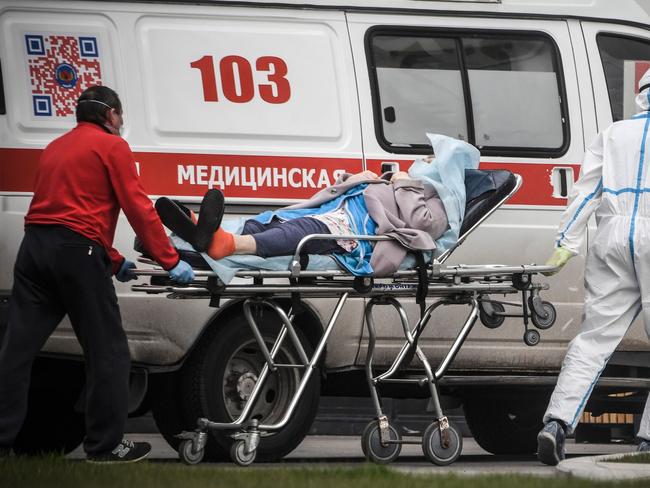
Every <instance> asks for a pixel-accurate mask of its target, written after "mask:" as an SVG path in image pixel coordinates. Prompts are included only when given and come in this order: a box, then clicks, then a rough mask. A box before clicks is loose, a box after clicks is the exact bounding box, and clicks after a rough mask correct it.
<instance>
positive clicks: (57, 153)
mask: <svg viewBox="0 0 650 488" xmlns="http://www.w3.org/2000/svg"><path fill="white" fill-rule="evenodd" d="M120 208H121V209H122V210H124V214H125V215H126V218H127V219H128V220H129V223H130V224H131V226H132V227H133V229H134V230H135V233H136V234H137V235H138V236H139V237H140V239H141V240H142V243H143V245H144V247H145V248H146V249H147V250H149V252H150V253H151V254H152V256H153V258H154V259H155V260H156V261H158V263H160V265H161V266H162V267H163V268H165V269H166V270H169V269H171V268H173V267H174V266H176V264H178V260H179V257H178V253H177V252H176V251H175V250H174V248H173V247H172V246H171V244H170V243H169V239H168V238H167V235H166V234H165V230H164V228H163V226H162V223H161V222H160V218H159V217H158V214H157V213H156V211H155V209H154V208H153V205H152V204H151V200H149V197H148V196H147V194H146V193H145V191H144V189H143V188H142V185H141V184H140V181H139V179H138V174H137V172H136V166H135V159H134V157H133V153H132V152H131V149H130V148H129V145H128V144H127V142H126V141H125V140H124V139H122V138H121V137H119V136H115V135H112V134H109V133H107V132H106V131H105V130H104V129H102V128H101V127H99V126H98V125H95V124H92V123H89V122H81V123H79V124H78V125H77V127H75V128H74V129H72V130H71V131H70V132H67V133H66V134H64V135H62V136H61V137H59V138H58V139H55V140H54V141H52V142H51V143H50V144H49V145H48V146H47V147H46V148H45V150H44V151H43V154H42V155H41V159H40V161H39V165H38V169H37V173H36V181H35V185H34V198H33V199H32V203H31V205H30V207H29V212H27V216H26V217H25V224H26V225H29V224H46V225H62V226H64V227H67V228H68V229H70V230H73V231H74V232H77V233H78V234H81V235H83V236H85V237H87V238H89V239H92V240H93V241H95V242H97V243H99V244H102V245H103V246H104V247H105V248H106V250H107V252H108V254H109V256H110V258H111V261H112V262H113V273H116V272H117V271H118V270H119V269H120V266H121V264H122V261H123V260H124V258H123V257H122V255H121V254H120V253H119V252H118V251H117V250H116V249H114V248H113V238H114V236H115V226H116V224H117V217H118V215H119V213H120Z"/></svg>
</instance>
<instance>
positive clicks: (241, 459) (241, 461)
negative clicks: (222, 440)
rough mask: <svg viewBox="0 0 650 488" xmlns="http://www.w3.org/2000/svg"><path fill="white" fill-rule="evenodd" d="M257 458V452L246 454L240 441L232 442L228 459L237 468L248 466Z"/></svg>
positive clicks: (243, 443)
mask: <svg viewBox="0 0 650 488" xmlns="http://www.w3.org/2000/svg"><path fill="white" fill-rule="evenodd" d="M256 457H257V450H253V451H251V452H246V443H245V442H244V441H242V440H239V441H235V442H233V444H232V446H230V459H232V461H233V462H234V463H236V464H238V465H239V466H250V465H251V464H253V461H255V458H256Z"/></svg>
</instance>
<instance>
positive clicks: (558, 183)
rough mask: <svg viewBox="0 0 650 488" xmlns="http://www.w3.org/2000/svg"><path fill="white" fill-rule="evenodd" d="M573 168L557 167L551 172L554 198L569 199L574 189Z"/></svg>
mask: <svg viewBox="0 0 650 488" xmlns="http://www.w3.org/2000/svg"><path fill="white" fill-rule="evenodd" d="M573 181H574V180H573V168H571V167H568V166H556V167H555V168H553V170H552V171H551V185H552V186H553V198H567V197H568V196H569V193H570V192H571V188H573Z"/></svg>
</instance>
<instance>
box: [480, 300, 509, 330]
mask: <svg viewBox="0 0 650 488" xmlns="http://www.w3.org/2000/svg"><path fill="white" fill-rule="evenodd" d="M490 308H491V309H492V310H491V311H492V312H496V313H505V311H506V309H505V307H504V306H503V305H502V304H500V303H499V302H490ZM479 318H480V319H481V323H482V324H483V325H484V326H485V327H487V328H488V329H496V328H498V327H501V325H502V324H503V322H505V320H506V318H505V317H503V316H501V315H490V314H489V313H488V312H487V311H486V310H485V309H484V308H483V306H482V305H481V311H480V312H479Z"/></svg>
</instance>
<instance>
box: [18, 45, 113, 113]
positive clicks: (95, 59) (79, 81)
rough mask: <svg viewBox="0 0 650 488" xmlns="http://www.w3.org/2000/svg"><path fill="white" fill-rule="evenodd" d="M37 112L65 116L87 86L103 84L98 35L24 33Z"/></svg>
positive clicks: (73, 109)
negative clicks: (77, 35)
mask: <svg viewBox="0 0 650 488" xmlns="http://www.w3.org/2000/svg"><path fill="white" fill-rule="evenodd" d="M25 43H26V47H27V63H28V68H29V78H30V83H31V88H32V105H33V108H34V115H37V116H55V117H66V116H70V115H73V114H74V111H75V107H76V101H77V99H78V98H79V95H81V92H83V91H84V90H85V89H86V88H88V87H90V86H93V85H101V84H102V71H101V63H100V57H99V55H100V52H99V46H98V42H97V38H96V37H90V36H81V37H76V36H63V35H50V36H46V35H39V34H28V35H26V36H25Z"/></svg>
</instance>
